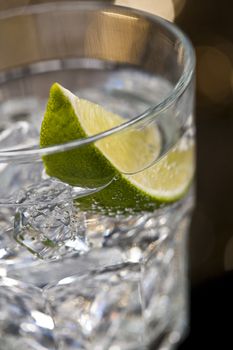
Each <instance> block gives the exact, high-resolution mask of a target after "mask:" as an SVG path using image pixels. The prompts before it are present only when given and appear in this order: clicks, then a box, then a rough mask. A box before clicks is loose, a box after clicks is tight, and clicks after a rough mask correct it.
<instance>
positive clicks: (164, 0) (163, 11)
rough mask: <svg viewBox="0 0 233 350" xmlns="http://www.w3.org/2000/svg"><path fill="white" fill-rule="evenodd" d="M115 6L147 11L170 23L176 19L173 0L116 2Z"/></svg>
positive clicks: (126, 0) (123, 0)
mask: <svg viewBox="0 0 233 350" xmlns="http://www.w3.org/2000/svg"><path fill="white" fill-rule="evenodd" d="M180 1H182V0H180ZM115 4H116V5H122V6H128V7H132V8H136V9H138V10H143V11H147V12H150V13H153V14H155V15H157V16H160V17H163V18H165V19H167V20H168V21H174V18H175V10H174V4H173V1H172V0H115Z"/></svg>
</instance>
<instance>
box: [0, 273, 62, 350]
mask: <svg viewBox="0 0 233 350" xmlns="http://www.w3.org/2000/svg"><path fill="white" fill-rule="evenodd" d="M53 331H54V322H53V319H52V317H51V316H50V315H49V313H48V312H47V311H46V306H45V300H44V298H43V294H42V291H41V290H40V289H39V288H36V287H32V286H30V285H27V284H24V283H22V282H19V281H17V280H14V279H10V278H5V277H4V278H0V337H1V343H0V349H4V350H5V349H7V350H15V349H16V348H17V350H25V349H27V350H29V349H30V350H39V349H40V350H55V349H57V346H56V343H55V340H54V335H53Z"/></svg>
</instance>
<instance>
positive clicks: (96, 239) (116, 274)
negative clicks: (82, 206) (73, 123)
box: [0, 69, 193, 350]
mask: <svg viewBox="0 0 233 350" xmlns="http://www.w3.org/2000/svg"><path fill="white" fill-rule="evenodd" d="M54 81H59V82H60V83H61V84H62V85H64V86H67V87H68V88H70V89H71V90H72V91H73V92H75V93H76V94H77V95H79V96H80V97H84V98H86V99H89V100H92V101H93V102H97V103H99V104H102V105H103V106H105V107H106V108H108V109H109V110H111V111H113V112H116V113H118V114H120V115H122V116H124V117H125V118H132V117H134V116H135V115H138V114H140V113H142V112H143V111H144V110H145V109H147V108H149V107H150V106H151V105H152V104H154V103H156V102H159V101H161V99H163V98H164V97H166V96H167V95H168V93H169V91H170V89H171V86H170V85H169V84H168V83H167V82H166V81H164V80H161V79H159V78H153V77H151V76H148V75H146V74H144V73H141V72H136V71H132V70H128V69H119V70H116V71H114V72H108V73H106V71H100V70H97V69H93V70H91V71H90V70H84V69H81V70H78V71H76V70H74V71H71V70H69V71H59V72H56V73H54V72H53V73H46V74H40V75H35V76H29V77H27V78H24V79H14V80H12V81H11V82H8V83H7V84H5V83H4V84H3V85H2V96H4V97H5V98H4V102H3V103H2V104H1V124H0V129H1V133H0V147H4V148H8V149H9V148H10V149H12V148H15V147H18V148H20V147H21V148H22V147H23V148H25V147H27V148H34V147H36V146H37V145H38V139H39V130H40V124H41V120H42V115H43V110H44V108H45V104H46V100H47V96H48V91H47V90H46V89H45V88H43V87H44V86H47V85H48V82H51V84H52V83H53V82H54ZM139 82H140V83H139ZM19 92H20V93H21V94H22V96H20V97H19V96H18V95H19ZM33 94H35V95H36V96H37V98H34V97H33ZM156 99H157V101H156ZM161 119H162V121H161V120H159V121H158V122H159V123H160V124H159V127H160V130H161V134H162V136H163V142H164V145H165V146H164V148H166V147H168V146H169V145H170V146H171V143H172V142H174V140H175V139H174V140H173V138H172V136H171V135H174V134H175V133H176V135H179V137H180V138H181V133H180V132H181V130H178V127H177V125H178V124H176V123H175V122H174V123H173V124H172V125H170V124H168V123H167V121H168V118H167V119H166V118H165V117H164V116H163V118H161ZM182 133H183V134H182V135H183V136H182V141H183V142H184V143H185V144H186V143H189V142H191V140H192V136H193V130H192V125H191V124H190V123H187V124H186V129H185V130H182ZM176 137H177V136H176ZM166 145H167V146H166ZM0 179H1V187H0V195H1V198H2V201H1V202H2V205H1V207H0V274H1V275H2V276H7V277H10V278H14V279H16V280H18V281H20V282H17V283H18V284H17V283H16V282H14V283H13V282H9V281H12V280H6V279H3V280H2V282H1V283H2V285H1V290H2V292H1V290H0V294H1V293H2V295H1V298H0V299H1V300H2V304H1V303H0V307H1V309H3V310H4V318H2V319H0V334H2V337H4V339H5V340H4V341H5V342H6V344H4V350H5V349H7V350H8V349H13V347H15V344H16V339H17V345H18V348H19V349H25V348H27V346H28V347H29V349H31V348H32V349H38V350H39V349H59V350H60V349H62V350H73V349H84V350H85V349H94V350H99V349H111V350H113V349H114V350H115V349H120V350H126V349H127V350H128V349H142V348H143V347H146V346H149V344H151V343H152V342H153V341H155V342H156V344H157V348H158V349H159V348H160V346H161V347H162V346H163V345H164V346H168V348H172V347H173V345H174V344H175V343H176V342H177V341H178V340H179V338H180V337H181V336H182V334H183V331H184V325H185V322H186V321H185V307H184V305H185V303H186V299H185V275H184V270H185V259H184V255H185V254H184V253H185V241H186V230H187V226H188V224H189V216H190V215H189V213H190V210H191V208H192V195H191V193H189V194H188V195H187V196H186V197H185V198H183V199H182V200H181V201H179V202H177V203H175V204H172V205H169V206H166V207H164V208H161V209H158V210H156V211H155V212H154V213H141V214H133V213H128V214H127V215H122V214H117V215H114V216H113V217H110V216H106V215H102V214H96V213H90V212H82V211H80V210H79V209H78V208H77V207H76V206H75V205H74V203H73V199H74V198H75V197H77V196H79V195H81V196H82V195H88V193H87V192H86V191H84V190H83V189H80V188H72V187H71V186H69V185H67V184H64V183H62V182H60V181H59V180H56V179H49V178H48V177H47V176H46V174H45V173H44V171H43V164H42V163H40V162H39V163H33V164H32V163H30V162H29V163H26V164H23V165H22V164H17V165H16V164H6V163H2V164H0ZM82 191H83V192H82ZM6 203H7V204H6ZM12 283H13V284H14V286H13V287H12V286H11V284H12ZM9 285H10V286H9ZM30 285H33V286H34V287H29V286H30ZM16 295H17V297H18V299H19V300H20V302H16V301H15V298H16ZM38 295H39V296H40V297H38ZM38 298H41V300H40V301H38ZM29 301H30V302H29ZM12 305H14V307H13V306H12ZM22 305H24V307H22ZM33 310H34V311H35V310H36V311H37V314H35V312H34V311H33ZM33 312H34V313H33ZM38 312H39V313H38ZM46 317H47V318H46ZM41 319H43V320H47V324H46V322H44V323H43V322H42V323H41ZM26 320H27V321H26ZM25 322H26V323H25ZM25 324H27V326H25ZM33 327H34V328H33ZM16 328H17V329H18V331H17V332H16V331H15V329H16ZM169 335H170V336H169ZM167 342H169V344H167ZM173 343H174V344H173ZM28 344H29V345H28Z"/></svg>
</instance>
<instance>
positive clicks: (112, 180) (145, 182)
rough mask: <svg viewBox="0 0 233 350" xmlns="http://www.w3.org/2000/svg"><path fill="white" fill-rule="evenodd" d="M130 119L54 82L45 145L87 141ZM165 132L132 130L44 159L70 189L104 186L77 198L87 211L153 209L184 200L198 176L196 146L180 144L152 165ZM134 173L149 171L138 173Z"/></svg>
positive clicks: (43, 134)
mask: <svg viewBox="0 0 233 350" xmlns="http://www.w3.org/2000/svg"><path fill="white" fill-rule="evenodd" d="M125 121H126V120H125V119H124V118H122V117H120V116H118V115H116V114H113V113H111V112H109V111H107V110H105V109H104V108H102V107H101V106H99V105H96V104H94V103H92V102H89V101H86V100H83V99H79V98H78V97H77V96H75V95H74V94H72V93H71V92H70V91H69V90H67V89H65V88H63V87H62V86H61V85H59V84H58V83H54V84H53V85H52V87H51V90H50V96H49V100H48V104H47V109H46V112H45V115H44V119H43V122H42V125H41V133H40V146H41V147H47V146H51V145H56V144H63V143H66V142H69V141H73V140H77V139H84V138H86V137H89V136H92V135H95V134H98V133H100V132H103V131H106V130H108V129H111V128H113V127H115V126H118V125H120V124H122V123H124V122H125ZM160 147H161V140H160V133H159V131H158V129H157V127H156V126H155V124H153V126H151V125H149V126H148V127H147V126H145V127H141V128H136V127H134V128H132V127H130V128H127V129H125V130H123V131H121V132H116V133H115V134H113V135H111V136H108V137H104V138H101V139H100V140H98V141H96V142H95V143H90V144H87V145H83V146H81V147H76V148H75V149H72V150H68V151H64V152H60V153H55V154H51V155H46V156H44V157H43V161H44V166H45V169H46V172H47V174H48V175H50V176H53V177H56V178H58V179H60V180H62V181H64V182H66V183H68V184H70V185H74V186H82V187H89V188H90V187H93V188H94V187H101V186H103V185H106V184H107V183H108V182H109V184H108V185H107V186H106V187H104V186H103V188H102V189H101V190H100V191H97V192H96V193H93V194H91V195H88V196H86V197H83V198H80V199H77V203H79V205H80V206H83V207H85V208H86V209H93V210H96V209H102V210H106V211H109V212H115V211H125V210H126V209H129V210H133V211H148V210H149V211H151V210H153V209H155V208H157V207H159V206H161V204H165V203H171V202H174V201H176V200H178V199H180V198H181V197H182V196H183V195H184V194H185V193H186V191H187V189H188V188H189V185H190V183H191V180H192V177H193V147H192V146H190V147H183V146H181V145H180V144H179V143H178V144H177V145H176V146H175V147H173V148H172V149H171V150H170V151H169V152H168V153H167V154H166V155H165V156H163V157H162V158H161V159H160V160H158V161H157V162H156V163H154V164H153V165H152V166H150V167H148V168H146V169H144V168H145V165H147V166H148V165H150V164H152V162H153V160H155V159H156V157H157V156H158V155H159V153H160ZM133 169H144V170H142V171H139V172H137V173H136V171H135V174H133V175H130V173H133V172H134V171H132V170H133Z"/></svg>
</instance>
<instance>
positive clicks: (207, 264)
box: [0, 0, 233, 285]
mask: <svg viewBox="0 0 233 350" xmlns="http://www.w3.org/2000/svg"><path fill="white" fill-rule="evenodd" d="M53 1H59V0H50V1H49V0H10V1H9V0H0V10H3V9H7V8H11V7H15V6H20V5H21V6H22V5H23V6H27V5H28V4H32V3H33V4H34V3H45V2H53ZM76 1H78V0H76ZM110 2H115V3H116V4H119V5H127V6H131V7H136V8H139V9H143V10H146V11H149V12H152V13H154V14H157V15H160V16H162V17H164V18H166V19H167V20H169V21H172V22H175V23H176V24H177V25H178V26H180V27H181V28H182V29H183V30H184V31H185V32H186V33H187V34H188V36H189V37H190V39H191V41H192V42H193V44H194V46H195V49H196V55H197V83H196V86H197V102H196V125H197V205H196V210H195V213H194V218H193V224H192V229H191V234H190V245H189V257H190V277H191V278H190V280H191V283H192V285H198V284H199V283H201V282H202V281H204V280H208V279H210V278H212V277H217V276H220V275H222V274H223V273H224V272H225V271H231V270H233V205H232V202H233V157H232V151H233V136H232V135H233V98H232V97H233V42H232V39H233V25H232V12H233V6H232V5H233V1H232V0H221V1H217V0H216V1H215V0H112V1H111V0H110Z"/></svg>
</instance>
